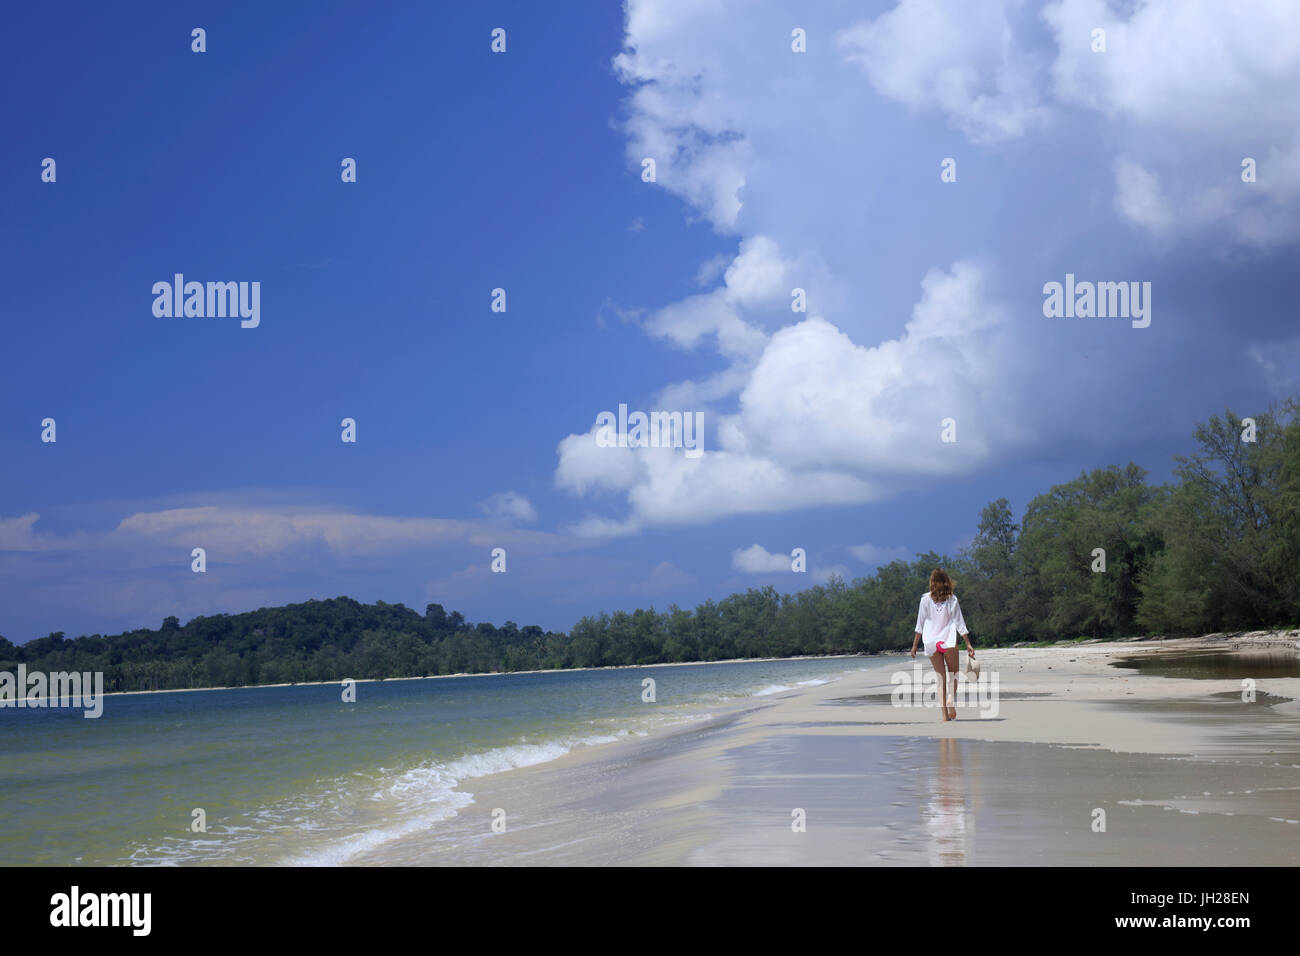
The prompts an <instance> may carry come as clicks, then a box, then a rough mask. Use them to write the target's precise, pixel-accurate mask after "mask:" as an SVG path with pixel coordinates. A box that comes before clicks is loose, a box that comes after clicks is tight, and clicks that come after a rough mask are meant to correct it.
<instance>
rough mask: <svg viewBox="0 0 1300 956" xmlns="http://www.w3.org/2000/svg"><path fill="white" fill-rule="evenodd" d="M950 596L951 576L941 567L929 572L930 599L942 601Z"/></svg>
mask: <svg viewBox="0 0 1300 956" xmlns="http://www.w3.org/2000/svg"><path fill="white" fill-rule="evenodd" d="M950 597H952V578H950V577H948V572H947V571H945V570H944V569H943V568H935V569H934V570H933V571H931V572H930V600H932V601H937V602H939V603H941V604H942V603H943V602H944V601H946V600H948V598H950Z"/></svg>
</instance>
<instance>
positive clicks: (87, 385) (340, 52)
mask: <svg viewBox="0 0 1300 956" xmlns="http://www.w3.org/2000/svg"><path fill="white" fill-rule="evenodd" d="M1219 6H1220V5H1218V4H1215V3H1210V2H1204V3H1202V2H1188V3H1180V4H1176V5H1174V6H1173V7H1170V6H1169V4H1166V3H1164V2H1154V0H1153V2H1152V3H1149V4H1146V5H1144V6H1143V7H1141V8H1139V9H1136V10H1134V9H1133V8H1132V6H1131V5H1119V4H1114V5H1109V6H1108V5H1107V4H1105V3H1102V2H1100V0H1062V2H1054V3H1049V4H1046V5H1044V4H1037V3H1016V2H1007V3H1005V4H1000V3H989V4H981V5H970V4H940V3H937V2H932V0H904V2H902V3H894V2H880V3H874V4H837V3H826V4H818V5H816V8H815V10H813V11H808V10H805V9H803V8H802V6H801V5H792V4H770V3H754V4H739V3H731V2H722V0H719V2H715V3H686V2H671V3H664V2H654V3H652V2H637V3H632V4H629V5H627V6H626V7H619V6H618V5H615V4H610V3H583V4H563V5H556V6H553V7H551V8H548V9H546V10H544V11H543V10H542V9H541V8H539V7H538V5H534V4H525V3H518V4H474V5H468V4H466V5H449V4H439V5H436V6H435V5H428V4H398V5H393V6H387V5H385V6H384V7H382V8H381V9H377V10H371V9H365V10H364V11H359V10H358V9H357V8H356V7H355V6H353V5H342V4H324V3H323V4H311V5H288V4H270V5H263V4H223V5H213V6H207V5H183V4H182V5H177V4H136V5H131V6H130V7H128V8H124V9H121V10H116V11H108V10H105V9H104V8H103V7H102V6H94V5H77V4H73V5H60V6H58V7H54V8H48V7H47V8H40V9H27V8H24V9H23V10H20V11H15V12H14V13H12V14H11V15H10V16H11V20H12V23H11V26H10V28H9V29H7V30H6V31H5V33H4V35H3V37H0V47H2V50H3V54H4V55H3V57H2V58H0V71H3V73H4V77H3V79H4V82H3V85H2V86H0V88H2V89H3V90H4V93H3V94H0V96H2V97H3V115H4V128H5V134H6V135H5V143H6V146H5V148H4V149H3V150H0V174H2V182H3V186H0V202H2V203H3V208H4V212H5V222H6V224H7V226H8V228H5V229H3V230H0V243H2V244H3V245H2V247H0V254H3V259H4V262H5V268H6V276H7V279H8V281H6V283H5V284H4V294H3V299H2V300H0V321H2V322H3V326H2V327H3V341H4V349H3V352H0V356H2V362H3V365H2V367H3V371H4V375H3V376H2V377H0V460H2V461H3V462H4V464H5V467H4V468H3V469H0V634H3V635H4V636H6V637H8V638H10V639H11V640H15V641H24V640H27V639H30V638H33V637H37V636H41V635H43V634H45V633H47V632H49V631H51V630H62V631H65V632H67V633H68V634H69V635H75V634H81V633H91V632H102V633H111V632H115V631H118V630H122V629H124V628H130V627H139V626H156V625H157V624H158V622H159V621H161V619H162V617H164V616H165V615H168V614H178V615H179V616H180V617H181V618H182V619H188V618H189V617H192V616H194V615H196V614H206V613H217V612H222V611H226V612H236V611H242V610H248V609H251V608H256V607H259V606H264V605H272V604H281V603H287V602H291V601H301V600H306V599H308V598H323V597H330V596H334V595H338V594H348V595H350V596H352V597H355V598H357V599H360V600H365V601H373V600H376V599H382V600H386V601H390V602H398V601H400V602H403V603H405V604H407V605H409V606H412V607H416V608H419V609H422V608H423V607H424V605H425V604H426V603H429V602H433V601H437V602H439V603H442V604H444V605H445V606H447V607H448V608H455V609H458V610H461V611H462V612H464V613H465V614H466V615H467V616H468V617H469V618H470V619H472V620H492V621H495V622H498V623H499V622H502V621H504V620H507V619H511V620H515V621H517V622H518V623H520V624H525V623H539V624H542V625H543V626H547V627H550V628H554V629H567V628H568V627H569V626H570V625H571V624H572V623H573V622H574V621H575V620H576V619H577V618H578V617H580V616H581V615H583V614H587V613H594V612H598V611H600V610H614V609H616V608H633V607H637V606H648V605H651V604H653V605H655V606H656V607H660V608H662V607H665V606H667V605H668V604H669V603H671V602H677V603H678V604H681V605H683V606H688V607H690V606H694V605H695V604H696V603H698V602H700V601H702V600H704V599H705V598H708V597H714V598H719V597H722V596H724V595H726V594H727V593H730V592H731V591H733V590H737V589H743V588H744V587H747V586H751V585H754V586H758V585H762V584H768V583H771V584H774V585H775V586H777V587H778V588H779V589H780V590H782V591H794V590H798V589H800V588H802V587H806V586H808V585H810V584H812V583H814V582H816V581H822V580H825V578H826V576H827V575H829V574H830V573H832V572H838V573H841V574H844V575H845V576H847V577H849V578H852V577H854V576H857V575H861V574H866V573H870V572H871V570H873V568H874V566H875V564H876V563H878V562H880V561H883V560H888V559H889V558H892V557H895V556H907V555H910V554H911V553H913V552H916V551H923V550H930V549H933V550H938V551H941V552H942V551H947V552H952V551H954V550H956V549H957V548H959V547H960V546H961V545H962V544H963V543H964V542H965V541H966V540H968V539H969V536H970V535H971V534H972V533H973V531H974V527H975V522H976V518H977V515H978V512H979V509H980V508H981V507H982V506H983V505H984V504H985V503H987V502H988V501H990V500H992V499H995V498H997V497H1003V496H1005V497H1007V498H1009V499H1010V500H1011V503H1012V506H1013V508H1014V509H1015V511H1016V513H1017V515H1019V513H1020V512H1021V511H1022V509H1023V507H1024V505H1025V504H1026V503H1027V501H1028V500H1029V499H1030V498H1031V497H1032V496H1033V495H1035V494H1037V493H1040V492H1042V491H1045V490H1047V488H1048V487H1049V486H1050V485H1052V484H1055V483H1059V482H1062V481H1067V480H1069V479H1071V478H1073V477H1075V476H1077V475H1078V473H1079V472H1080V471H1082V470H1085V469H1091V468H1094V467H1099V466H1102V465H1106V464H1111V463H1118V464H1122V463H1125V462H1127V461H1129V460H1133V461H1136V462H1137V463H1138V464H1140V465H1142V466H1143V467H1146V468H1147V469H1149V470H1150V471H1151V473H1152V477H1153V479H1154V480H1164V479H1166V478H1167V477H1168V476H1169V473H1170V466H1171V457H1172V455H1174V454H1177V453H1180V452H1186V451H1188V450H1190V433H1191V430H1192V426H1193V424H1194V423H1195V422H1197V421H1200V420H1203V419H1204V418H1206V417H1208V416H1209V415H1211V414H1215V413H1216V412H1218V411H1221V410H1222V409H1223V408H1224V407H1225V406H1231V407H1233V408H1234V409H1235V410H1237V411H1239V412H1240V413H1241V414H1251V413H1252V412H1258V411H1262V410H1264V409H1265V408H1267V407H1268V405H1269V403H1270V402H1272V401H1275V400H1277V399H1279V398H1281V397H1284V396H1286V395H1289V394H1293V393H1294V392H1295V391H1296V390H1297V388H1296V378H1297V370H1298V369H1300V337H1298V335H1300V333H1297V329H1296V322H1295V315H1296V308H1295V303H1296V301H1297V297H1298V296H1300V280H1298V279H1297V270H1296V267H1295V266H1296V252H1297V235H1298V234H1300V216H1297V212H1300V209H1298V207H1300V134H1297V130H1298V129H1300V115H1298V114H1300V106H1298V105H1297V101H1296V98H1295V96H1294V90H1295V89H1297V88H1300V86H1298V84H1300V22H1297V17H1298V14H1297V13H1296V11H1295V8H1294V7H1293V5H1291V4H1288V3H1281V2H1279V3H1265V2H1262V0H1260V2H1258V3H1248V4H1245V6H1244V12H1243V13H1242V14H1241V15H1240V16H1236V17H1227V16H1226V15H1225V14H1224V13H1223V12H1222V11H1221V10H1220V9H1219ZM1166 7H1169V9H1168V10H1166V9H1164V8H1166ZM1175 8H1176V11H1177V16H1176V17H1172V14H1171V13H1170V10H1174V9H1175ZM1171 17H1172V19H1171ZM1172 23H1176V24H1177V26H1176V28H1174V27H1172V26H1171V24H1172ZM194 27H203V28H204V29H205V30H206V32H207V37H206V40H207V51H206V52H204V53H195V52H192V51H191V48H190V47H191V37H190V31H191V30H192V29H193V28H194ZM497 27H500V28H503V29H505V30H506V52H504V53H493V52H492V51H491V49H490V42H491V36H490V34H491V31H492V30H493V29H494V28H497ZM795 28H800V29H802V30H804V31H805V34H806V37H807V52H804V53H795V52H793V51H792V50H791V31H792V30H793V29H795ZM1095 28H1102V29H1104V30H1105V31H1106V40H1107V47H1106V49H1105V51H1104V52H1103V51H1094V50H1093V49H1092V45H1093V40H1092V31H1093V30H1094V29H1095ZM46 157H51V158H53V159H54V160H55V161H56V164H57V166H56V172H57V176H56V181H55V182H53V183H48V182H42V180H41V164H42V160H43V159H44V158H46ZM344 157H352V158H355V160H356V162H357V172H358V175H357V182H355V183H343V182H342V181H341V180H340V163H341V161H342V160H343V158H344ZM644 157H652V158H654V159H655V160H656V172H657V177H656V178H657V181H656V182H653V183H648V182H643V181H642V176H641V170H642V162H641V161H642V159H643V158H644ZM949 157H951V158H953V159H955V160H956V168H957V180H956V182H952V183H944V182H941V181H940V164H941V162H942V160H943V159H945V158H949ZM1244 157H1252V158H1254V159H1255V160H1256V162H1257V166H1258V179H1257V181H1256V182H1254V183H1249V184H1248V183H1243V182H1242V180H1241V163H1242V160H1243V158H1244ZM177 272H180V273H184V275H185V276H186V278H187V280H198V281H257V282H259V283H260V288H261V323H260V325H259V326H258V327H257V328H255V329H243V328H241V327H240V324H239V321H238V320H237V319H229V318H197V317H157V316H155V315H154V314H153V310H152V305H153V295H152V293H151V288H152V286H153V284H154V283H155V282H157V281H160V280H165V281H170V280H171V278H172V276H173V274H174V273H177ZM1067 272H1069V273H1074V274H1076V275H1077V276H1078V278H1079V279H1081V280H1083V279H1089V280H1093V281H1126V282H1127V281H1142V282H1150V283H1151V284H1152V290H1153V292H1152V322H1151V325H1150V326H1149V327H1147V328H1143V329H1137V328H1133V327H1132V326H1131V325H1130V323H1129V321H1128V320H1126V319H1122V318H1119V319H1116V318H1110V319H1056V318H1046V317H1045V316H1044V315H1043V311H1042V303H1043V292H1042V287H1043V284H1044V283H1046V282H1050V281H1063V279H1064V276H1065V274H1066V273H1067ZM497 287H501V288H504V289H505V290H506V295H507V305H508V307H507V311H506V312H504V313H498V312H493V311H491V309H490V304H491V293H492V290H493V289H494V288H497ZM795 287H798V288H803V289H805V290H806V294H807V303H808V305H807V311H806V312H804V313H795V312H792V311H791V308H790V302H791V290H792V289H793V288H795ZM619 403H626V404H627V405H628V406H629V407H630V408H632V409H643V410H647V411H649V410H654V409H663V410H681V411H700V412H702V413H703V415H704V420H705V438H704V448H705V453H704V456H703V457H702V458H701V459H700V460H699V461H694V462H693V461H690V460H687V459H686V458H685V457H684V456H683V455H682V454H681V452H680V450H671V449H606V448H599V447H597V445H596V442H595V440H594V434H593V432H592V429H593V424H594V422H595V418H596V416H597V415H598V414H599V413H600V412H602V411H605V410H611V411H613V410H616V409H617V407H618V405H619ZM950 416H951V417H953V418H954V419H955V420H956V422H957V436H958V438H957V441H956V442H955V443H943V442H941V441H940V440H939V434H940V420H941V419H943V418H945V417H950ZM46 417H50V418H53V419H55V421H56V423H57V439H58V440H57V442H55V443H52V444H51V443H44V442H42V441H41V422H42V420H43V419H44V418H46ZM345 417H351V418H354V419H355V420H356V422H357V437H358V440H357V442H356V443H355V444H345V443H343V442H342V441H341V440H340V431H341V429H340V422H341V420H342V419H343V418H345ZM754 545H758V546H759V548H760V549H761V550H759V551H754V550H752V549H753V546H754ZM194 547H204V548H205V549H206V551H207V561H208V565H207V571H206V573H204V574H195V573H193V572H192V571H191V569H190V562H191V558H190V553H191V549H192V548H194ZM494 547H503V548H505V549H506V554H507V571H506V573H504V574H494V573H492V572H491V571H490V570H489V564H490V552H491V549H492V548H494ZM794 547H802V548H804V549H806V551H807V553H808V565H809V571H808V573H806V574H794V573H791V572H790V571H789V570H779V571H778V570H765V568H768V567H776V566H777V565H778V564H780V562H779V561H777V560H776V559H774V558H765V557H764V555H765V554H771V555H788V554H789V552H790V550H791V549H792V548H794ZM740 552H744V554H739V553H740ZM746 555H747V556H748V558H747V557H746ZM755 556H757V560H755Z"/></svg>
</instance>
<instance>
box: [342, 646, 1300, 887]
mask: <svg viewBox="0 0 1300 956" xmlns="http://www.w3.org/2000/svg"><path fill="white" fill-rule="evenodd" d="M1298 642H1300V631H1270V632H1250V633H1246V634H1231V635H1205V636H1202V637H1196V638H1172V639H1167V640H1160V641H1116V642H1088V643H1085V642H1077V643H1076V642H1071V643H1068V644H1064V645H1055V646H1051V647H1028V646H1024V647H1002V648H986V649H984V650H982V651H981V650H979V649H978V648H977V657H978V658H979V659H980V661H981V663H982V665H983V668H984V672H985V673H991V672H992V671H997V672H998V675H999V677H1000V685H1001V690H1000V692H1001V695H1002V696H1001V701H1000V713H999V715H998V717H997V718H996V719H979V718H978V717H974V716H972V715H970V710H971V709H970V708H959V719H958V720H957V721H956V722H944V721H940V720H939V719H938V710H937V708H924V707H922V708H919V709H918V708H917V707H907V706H903V707H897V706H892V705H891V702H890V694H891V691H892V689H893V688H892V686H891V681H890V677H891V674H897V673H898V671H897V670H895V671H891V670H890V669H889V668H887V667H886V668H872V669H870V670H869V671H865V672H849V673H846V674H844V675H843V676H842V677H841V678H839V679H837V680H835V681H833V682H831V683H828V684H822V685H813V686H801V687H794V688H791V689H790V690H788V691H783V692H780V693H776V694H773V695H771V696H767V697H760V698H747V699H745V700H743V701H738V702H734V703H733V704H731V705H730V706H722V705H720V706H719V707H717V708H710V711H712V712H713V716H712V717H711V718H710V719H707V720H703V721H697V722H695V723H693V724H690V725H687V726H685V727H673V728H665V729H664V730H662V731H659V732H654V733H651V734H650V735H648V736H646V737H644V738H637V739H632V740H622V741H617V742H612V743H608V744H602V745H599V746H593V747H584V748H581V749H575V750H573V751H570V752H569V753H566V754H564V755H562V756H559V757H557V758H556V759H554V760H550V761H547V762H545V763H541V764H535V765H532V766H526V767H519V768H515V769H511V770H505V771H501V772H498V773H494V774H490V775H486V776H483V777H477V778H474V779H472V780H466V781H464V783H463V784H462V785H458V786H457V787H456V789H457V790H459V791H461V792H463V793H466V794H467V795H468V796H469V798H470V802H469V803H468V804H467V805H466V806H465V807H464V808H463V809H461V810H459V811H458V813H457V816H455V817H452V818H450V819H448V820H445V821H442V822H440V823H439V824H437V825H435V826H434V827H431V828H430V829H429V831H427V832H423V833H419V834H415V835H413V836H411V837H409V838H406V839H403V840H402V841H398V842H396V843H395V844H392V845H386V846H383V847H380V848H377V849H373V850H369V851H365V852H361V853H358V854H356V855H355V857H353V858H351V859H349V860H348V861H347V863H348V865H431V864H446V865H468V864H483V865H660V864H663V865H751V864H752V865H772V864H776V865H784V864H790V865H861V863H862V861H863V859H866V858H868V857H869V858H870V859H871V860H873V861H875V862H878V863H889V864H896V863H906V864H911V865H916V864H921V865H924V864H925V863H927V862H928V863H931V864H939V865H942V864H947V863H986V864H993V865H1004V864H1009V863H1016V862H1024V861H1032V862H1035V863H1045V864H1047V865H1053V864H1064V863H1067V862H1069V861H1070V860H1081V859H1085V860H1088V861H1089V862H1090V863H1092V864H1094V865H1137V864H1140V863H1143V862H1149V860H1150V859H1157V860H1165V861H1169V860H1178V861H1180V862H1183V863H1185V864H1186V865H1203V866H1209V865H1221V864H1223V863H1227V862H1232V859H1233V857H1234V856H1235V857H1237V858H1238V859H1239V860H1246V859H1249V860H1252V861H1255V862H1263V863H1265V865H1268V864H1271V863H1277V864H1286V865H1295V864H1296V863H1300V735H1298V734H1297V733H1296V731H1297V730H1300V678H1295V677H1267V676H1262V677H1260V678H1258V680H1256V686H1257V690H1258V695H1259V696H1258V700H1257V701H1252V702H1250V703H1246V702H1244V701H1243V700H1238V699H1237V698H1239V697H1241V696H1242V695H1241V682H1240V681H1239V680H1232V679H1204V678H1182V677H1165V676H1155V675H1148V674H1141V673H1139V672H1137V671H1135V670H1129V669H1124V668H1120V667H1116V666H1113V663H1114V662H1116V661H1119V660H1124V659H1131V658H1133V657H1142V656H1154V655H1166V654H1170V653H1174V654H1180V655H1181V654H1189V655H1190V654H1196V653H1198V652H1204V651H1217V652H1225V651H1226V652H1229V653H1237V652H1246V653H1247V654H1248V653H1249V652H1250V651H1251V650H1252V649H1261V650H1262V649H1266V648H1267V649H1277V648H1278V647H1286V648H1289V649H1290V650H1293V651H1295V650H1296V649H1297V643H1298ZM1297 653H1298V654H1300V651H1297ZM879 656H880V657H886V656H887V657H890V658H895V659H896V658H899V657H901V658H903V659H904V660H906V661H907V664H906V668H905V669H906V670H910V669H911V668H912V666H913V662H912V661H911V660H910V659H909V655H907V654H906V653H903V654H898V655H879ZM917 663H921V658H920V657H919V656H918V658H917ZM1243 779H1247V780H1249V781H1251V782H1248V783H1246V784H1245V786H1241V785H1240V784H1239V783H1236V782H1234V781H1240V780H1243ZM918 781H919V782H918ZM1067 781H1068V783H1067ZM1062 788H1064V789H1062ZM782 801H784V802H782ZM936 801H937V803H936ZM1022 804H1023V806H1022ZM783 807H784V809H781V808H783ZM792 807H793V808H805V809H807V812H808V815H809V820H810V821H812V820H815V821H816V827H815V828H814V826H813V824H812V823H811V822H810V823H809V826H808V830H807V832H806V833H805V834H804V836H806V837H807V838H806V839H803V840H792V839H791V837H790V833H791V823H790V813H791V808H792ZM494 809H502V810H506V811H507V812H508V814H509V819H510V820H511V821H512V823H511V825H510V830H509V831H508V832H507V833H499V834H494V833H491V832H490V831H489V829H488V825H487V824H488V820H489V814H490V813H491V812H492V811H493V810H494ZM1098 809H1104V810H1105V812H1106V813H1107V814H1109V816H1110V820H1111V822H1112V830H1115V831H1118V832H1122V833H1123V834H1125V836H1124V839H1122V840H1104V839H1099V838H1098V834H1096V833H1095V832H1092V831H1090V830H1089V816H1088V814H1089V813H1091V812H1094V811H1096V810H1098ZM1162 810H1163V811H1173V810H1177V811H1179V812H1164V813H1160V812H1158V811H1162ZM977 817H978V818H979V820H980V821H981V827H982V828H983V829H982V831H981V830H980V829H977V828H976V827H975V819H976V818H977ZM1026 821H1032V822H1033V826H1032V827H1030V826H1029V825H1028V823H1027V822H1026ZM1278 828H1281V829H1278ZM814 829H815V836H809V835H808V834H813V833H814ZM981 832H983V833H984V834H985V835H984V836H980V835H979V834H980V833H981ZM1031 832H1032V833H1033V834H1034V835H1033V840H1032V841H1031V840H1030V839H1029V837H1028V836H1027V834H1029V833H1031ZM936 834H938V835H939V836H940V837H941V838H940V839H938V843H936ZM945 841H947V842H945ZM863 847H871V848H872V849H871V851H870V854H868V857H863V856H862V855H861V854H862V853H863V852H866V851H864V850H862V848H863ZM1153 854H1154V856H1153Z"/></svg>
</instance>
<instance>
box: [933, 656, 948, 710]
mask: <svg viewBox="0 0 1300 956" xmlns="http://www.w3.org/2000/svg"><path fill="white" fill-rule="evenodd" d="M930 663H931V664H933V665H934V669H935V672H936V673H937V674H938V675H939V713H940V715H941V717H940V719H941V720H952V718H951V717H949V716H948V680H947V675H946V674H945V673H944V667H943V653H942V652H941V651H935V652H934V653H933V654H931V655H930Z"/></svg>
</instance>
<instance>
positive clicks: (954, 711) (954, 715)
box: [948, 704, 957, 720]
mask: <svg viewBox="0 0 1300 956" xmlns="http://www.w3.org/2000/svg"><path fill="white" fill-rule="evenodd" d="M948 710H949V712H950V713H951V714H952V716H951V717H949V718H948V719H949V720H956V719H957V705H956V704H949V705H948Z"/></svg>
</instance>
